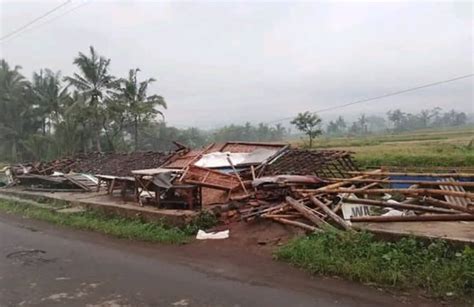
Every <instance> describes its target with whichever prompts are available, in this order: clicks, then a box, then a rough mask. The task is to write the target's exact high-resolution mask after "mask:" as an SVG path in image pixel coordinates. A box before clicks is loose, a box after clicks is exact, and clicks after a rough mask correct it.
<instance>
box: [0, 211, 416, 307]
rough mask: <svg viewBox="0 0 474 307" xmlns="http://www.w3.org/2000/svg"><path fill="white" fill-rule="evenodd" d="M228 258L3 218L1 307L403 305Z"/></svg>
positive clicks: (207, 250)
mask: <svg viewBox="0 0 474 307" xmlns="http://www.w3.org/2000/svg"><path fill="white" fill-rule="evenodd" d="M212 244H214V245H213V246H216V245H217V244H219V243H212ZM232 254H234V255H235V253H233V252H232ZM246 257H247V258H246ZM229 258H232V257H231V256H229V254H225V253H220V252H219V251H218V250H216V249H214V248H213V247H212V246H211V245H205V244H204V245H197V246H192V245H191V246H189V247H187V246H173V247H160V246H157V245H151V244H144V243H135V242H130V241H126V240H117V239H113V238H108V237H106V236H102V235H99V234H95V233H88V232H83V231H73V230H70V229H67V228H63V227H58V226H53V225H49V224H46V223H42V222H38V221H31V220H27V219H22V218H19V217H16V216H10V215H5V214H3V213H2V214H0V306H272V307H275V306H381V305H384V306H398V305H402V302H401V301H400V299H399V298H394V297H393V296H391V295H388V294H386V293H382V292H380V291H378V290H376V289H373V288H369V287H364V286H360V287H359V286H357V285H352V284H347V283H345V282H343V281H337V280H336V281H334V280H321V279H320V280H318V279H315V280H312V279H310V278H309V276H308V275H307V274H305V273H303V272H301V271H298V270H296V269H294V268H291V267H289V266H287V265H285V264H281V263H277V262H274V261H271V260H270V259H268V258H266V259H267V260H266V261H265V262H259V261H260V260H258V257H257V256H255V258H254V257H251V256H249V255H246V254H245V253H244V254H242V256H240V255H239V256H238V257H234V258H237V259H239V260H240V261H230V260H229ZM193 259H194V260H195V261H193ZM255 259H257V260H255ZM411 304H413V305H418V306H420V305H423V304H420V302H411V303H409V304H408V305H411ZM405 306H407V304H406V303H405Z"/></svg>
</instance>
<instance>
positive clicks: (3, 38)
mask: <svg viewBox="0 0 474 307" xmlns="http://www.w3.org/2000/svg"><path fill="white" fill-rule="evenodd" d="M71 1H72V0H67V1H65V2H63V3H62V4H60V5H58V6H56V7H54V8H53V9H51V10H49V11H47V12H46V13H44V14H42V15H41V16H38V17H36V18H35V19H33V20H31V21H30V22H27V23H26V24H24V25H23V26H21V27H19V28H17V29H16V30H13V31H12V32H10V33H8V34H6V35H4V36H2V37H0V42H3V41H4V40H5V39H6V38H8V37H10V36H12V35H15V34H16V33H18V32H20V31H22V30H24V29H26V28H28V27H29V26H31V25H32V24H34V23H36V22H37V21H39V20H41V19H43V18H45V17H46V16H48V15H50V14H52V13H54V12H56V11H57V10H59V9H60V8H62V7H64V6H66V5H68V4H69V3H71Z"/></svg>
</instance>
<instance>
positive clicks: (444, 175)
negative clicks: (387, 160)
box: [348, 171, 474, 178]
mask: <svg viewBox="0 0 474 307" xmlns="http://www.w3.org/2000/svg"><path fill="white" fill-rule="evenodd" d="M348 173H349V174H352V175H369V176H422V177H453V178H472V177H474V173H402V172H378V173H374V172H353V171H350V172H348Z"/></svg>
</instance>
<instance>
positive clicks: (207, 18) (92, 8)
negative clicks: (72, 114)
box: [0, 0, 474, 128]
mask: <svg viewBox="0 0 474 307" xmlns="http://www.w3.org/2000/svg"><path fill="white" fill-rule="evenodd" d="M62 2H64V1H63V0H61V1H19V0H16V1H5V0H0V18H1V23H0V33H1V34H2V36H3V35H5V34H8V33H9V32H11V31H13V30H15V29H17V28H18V27H20V26H22V25H23V24H25V23H27V22H29V21H30V20H32V19H34V18H36V17H37V16H39V15H41V14H42V13H44V12H46V11H48V10H50V9H52V8H54V7H55V6H57V5H59V4H61V3H62ZM83 3H84V1H79V0H72V1H71V3H69V4H68V5H67V6H65V7H64V8H63V9H62V10H59V11H58V12H56V14H53V15H51V16H50V18H49V19H45V21H43V22H39V23H38V24H37V25H36V26H35V27H33V28H32V29H30V30H29V31H25V32H23V33H20V34H19V35H18V36H16V37H15V36H14V37H12V38H11V39H7V40H5V41H4V42H3V43H0V58H5V59H6V60H7V61H8V62H9V63H10V65H12V66H13V65H21V66H22V67H23V70H22V71H23V73H24V74H25V75H26V76H28V77H30V76H31V74H32V72H33V71H36V70H39V69H40V68H44V67H48V68H51V69H53V70H61V72H62V73H63V75H68V74H71V73H72V72H74V71H75V67H74V66H73V64H72V61H73V58H74V57H75V56H76V55H77V53H78V52H79V51H83V52H86V51H88V47H89V46H90V45H93V46H95V48H96V49H97V50H98V52H99V53H100V54H102V55H104V56H106V57H109V58H111V60H112V62H111V70H112V73H113V74H115V75H117V76H125V75H126V74H127V71H128V70H129V69H130V68H135V67H139V68H140V69H141V70H142V72H141V77H142V78H148V77H154V78H156V79H157V82H156V83H155V84H154V85H153V86H152V87H151V91H150V94H152V93H158V94H160V95H163V96H164V97H165V99H166V100H167V102H168V104H169V109H168V110H167V111H166V116H167V121H168V123H169V124H171V125H175V126H178V127H186V126H199V127H202V128H211V127H216V126H219V125H222V124H224V123H230V122H233V123H242V122H245V121H251V122H267V121H271V120H275V119H279V118H282V117H288V116H292V115H294V114H295V113H297V112H301V111H306V110H318V109H322V108H326V107H328V106H335V105H339V104H344V103H348V102H351V101H355V100H359V99H364V98H369V97H372V96H377V95H381V94H385V93H389V92H392V91H397V90H402V89H405V88H410V87H414V86H418V85H422V84H425V83H430V82H436V81H440V80H444V79H450V78H453V77H457V76H460V75H466V74H469V73H472V72H473V70H474V69H473V50H474V44H473V29H474V24H473V6H472V3H471V2H470V1H465V2H437V3H436V2H426V1H423V2H421V1H420V2H416V1H412V2H385V3H383V2H375V3H374V2H372V3H365V2H357V3H354V2H257V1H252V2H246V1H240V2H238V1H225V2H224V1H215V2H204V1H192V2H176V1H174V2H161V1H86V4H85V5H82V4H83ZM78 5H82V6H80V7H79V8H77V9H74V7H76V6H78ZM71 9H72V10H73V11H70V12H69V13H67V14H66V15H64V16H62V17H56V16H60V15H62V14H64V13H65V12H67V11H69V10H71ZM51 18H54V19H53V20H50V19H51ZM48 20H49V21H48ZM473 88H474V78H470V79H465V80H461V81H456V82H452V83H448V84H444V85H440V86H437V87H433V88H428V89H423V90H419V91H416V92H412V93H407V94H403V95H399V96H396V97H391V98H387V99H382V100H377V101H373V102H368V103H365V104H359V105H355V106H352V107H348V108H344V109H340V110H338V111H332V112H327V113H321V116H323V118H324V117H325V118H331V117H333V116H335V115H338V114H342V115H347V116H350V115H351V114H352V116H355V115H360V114H361V113H379V114H384V113H385V112H386V111H387V110H389V109H394V108H401V109H403V110H406V111H412V112H415V111H418V110H420V109H422V108H432V107H435V106H441V107H443V108H444V109H451V108H455V109H457V110H462V111H467V112H473V111H474V102H473V100H474V99H473Z"/></svg>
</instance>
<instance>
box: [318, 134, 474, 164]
mask: <svg viewBox="0 0 474 307" xmlns="http://www.w3.org/2000/svg"><path fill="white" fill-rule="evenodd" d="M314 148H321V149H328V148H330V149H344V150H350V151H352V152H354V153H355V158H356V160H357V162H358V163H359V165H360V166H361V167H380V166H382V165H384V166H416V167H434V166H448V167H474V126H469V127H462V128H451V129H446V130H440V129H438V130H435V129H429V130H417V131H413V132H409V133H402V134H384V135H374V136H366V137H337V138H325V137H321V138H319V139H317V140H316V141H315V145H314Z"/></svg>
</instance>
